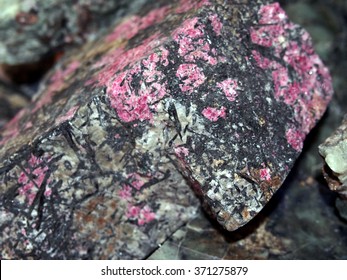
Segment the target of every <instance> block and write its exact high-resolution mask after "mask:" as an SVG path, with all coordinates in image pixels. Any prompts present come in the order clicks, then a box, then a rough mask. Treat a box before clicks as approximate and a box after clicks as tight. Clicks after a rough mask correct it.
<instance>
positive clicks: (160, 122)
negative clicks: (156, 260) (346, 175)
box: [0, 0, 332, 259]
mask: <svg viewBox="0 0 347 280" xmlns="http://www.w3.org/2000/svg"><path fill="white" fill-rule="evenodd" d="M331 95H332V87H331V79H330V75H329V73H328V70H327V68H326V67H325V66H324V65H323V64H322V62H321V60H320V59H319V57H318V56H317V55H316V54H315V52H314V50H313V47H312V44H311V40H310V37H309V35H308V33H307V32H306V31H304V30H303V29H301V28H300V27H299V26H297V25H295V24H293V23H291V22H290V21H289V20H288V18H287V16H286V14H285V13H284V11H283V10H282V9H281V8H280V6H279V4H278V3H269V2H268V1H261V0H258V1H241V0H240V1H219V0H209V1H207V0H204V1H184V0H181V1H175V2H174V3H172V4H170V5H167V4H165V3H163V5H161V6H158V5H155V7H152V6H151V5H147V6H145V8H144V9H143V10H142V13H140V14H136V15H132V16H128V17H126V18H124V20H123V21H121V22H120V23H119V24H118V25H117V26H115V27H114V28H112V30H111V32H109V34H107V35H106V36H104V37H102V38H100V39H98V40H96V41H95V42H93V43H90V44H88V45H86V46H85V47H84V48H83V49H82V50H79V51H78V52H75V53H72V54H70V55H69V56H66V57H65V58H64V59H63V60H62V62H61V63H60V65H59V66H58V67H56V69H55V70H54V71H52V72H51V73H50V74H49V75H48V76H47V77H46V81H45V82H44V83H43V85H42V87H41V92H40V93H39V94H38V95H37V96H36V99H35V100H34V102H33V103H32V104H31V105H30V107H27V108H26V109H23V110H22V111H20V112H19V113H18V114H17V116H16V117H15V118H14V119H13V120H12V121H11V122H10V123H9V124H8V125H7V126H6V127H5V130H4V131H3V132H2V134H1V139H0V145H1V146H0V147H1V148H0V158H1V159H2V161H1V163H0V183H1V184H0V191H1V199H0V223H1V225H0V227H1V248H2V252H1V257H2V258H104V259H129V258H144V257H146V256H147V255H148V254H150V253H151V252H152V251H153V250H154V249H155V248H156V247H157V246H158V244H160V243H161V242H163V241H164V240H165V238H167V237H168V236H169V235H170V234H171V233H172V232H173V231H174V230H175V229H177V228H178V227H179V226H181V225H182V224H184V223H185V222H187V221H189V220H190V219H192V217H194V215H195V212H196V210H197V208H198V205H199V203H198V200H197V199H196V196H195V194H197V195H198V197H200V198H201V200H202V202H203V204H204V206H205V208H206V209H207V210H208V211H209V212H210V214H211V215H212V216H213V217H215V218H216V219H217V220H218V221H219V223H220V224H221V225H222V226H223V227H225V228H226V229H227V230H236V229H237V228H239V227H241V226H242V225H244V224H245V223H247V222H248V221H249V220H251V219H252V218H253V217H254V216H255V215H256V214H257V213H258V212H259V211H260V210H261V209H262V208H263V207H264V205H265V204H266V203H267V202H268V201H269V199H270V198H271V197H272V195H273V194H274V192H275V191H276V190H277V189H278V188H279V187H280V185H281V184H282V182H283V180H284V179H285V177H286V176H287V174H288V173H289V171H290V169H291V167H292V166H293V164H294V161H295V159H296V158H297V157H298V155H299V154H300V151H301V149H302V146H303V141H304V139H305V136H306V135H307V133H308V132H309V131H310V130H311V128H312V127H313V126H314V125H315V123H316V122H317V121H318V120H319V118H320V117H321V116H322V114H323V113H324V111H325V109H326V107H327V104H328V103H329V101H330V98H331ZM193 191H194V192H193Z"/></svg>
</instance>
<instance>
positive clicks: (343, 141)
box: [319, 115, 347, 200]
mask: <svg viewBox="0 0 347 280" xmlns="http://www.w3.org/2000/svg"><path fill="white" fill-rule="evenodd" d="M319 153H320V154H321V155H322V157H323V158H324V160H325V163H326V165H325V166H324V167H323V174H324V178H325V179H326V180H327V182H328V185H329V188H330V189H331V190H332V191H335V192H337V193H338V194H339V195H340V197H341V198H342V199H345V200H347V115H346V116H345V117H344V120H343V122H342V124H341V125H340V126H339V127H338V128H337V129H336V130H335V132H334V133H333V134H332V135H331V136H330V137H329V138H327V139H326V140H325V142H324V143H323V144H321V145H320V146H319Z"/></svg>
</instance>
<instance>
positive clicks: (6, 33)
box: [0, 0, 144, 65]
mask: <svg viewBox="0 0 347 280" xmlns="http://www.w3.org/2000/svg"><path fill="white" fill-rule="evenodd" d="M143 2H144V0H138V1H126V0H121V1H105V0H97V1H90V0H77V1H73V4H72V3H71V1H69V0H34V1H31V0H25V1H23V0H0V6H1V8H2V9H1V11H0V64H2V63H4V64H10V65H17V64H28V63H29V64H30V63H33V62H38V61H41V60H42V58H44V57H45V56H47V55H49V54H51V52H52V51H55V50H57V49H58V48H60V49H61V48H62V47H64V46H69V45H76V44H82V43H84V42H85V41H86V40H87V38H88V37H93V36H95V33H96V32H98V30H99V29H100V28H101V27H103V26H105V25H106V26H107V25H108V24H109V23H110V22H112V21H114V20H115V19H116V18H118V16H119V15H122V14H125V13H127V12H129V11H130V10H137V9H139V7H140V6H141V5H142V3H143Z"/></svg>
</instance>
